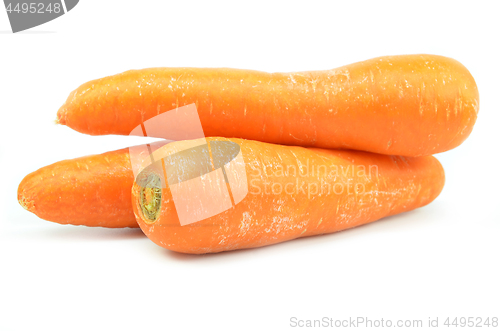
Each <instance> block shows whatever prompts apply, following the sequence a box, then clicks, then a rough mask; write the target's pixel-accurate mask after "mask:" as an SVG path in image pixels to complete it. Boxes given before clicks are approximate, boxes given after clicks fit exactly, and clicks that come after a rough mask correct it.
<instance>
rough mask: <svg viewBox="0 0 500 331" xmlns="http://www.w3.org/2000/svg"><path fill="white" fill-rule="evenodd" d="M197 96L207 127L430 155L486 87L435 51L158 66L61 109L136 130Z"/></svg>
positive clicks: (455, 137)
mask: <svg viewBox="0 0 500 331" xmlns="http://www.w3.org/2000/svg"><path fill="white" fill-rule="evenodd" d="M192 103H195V104H196V106H197V109H198V113H199V116H200V119H201V123H202V126H203V130H204V133H205V135H206V136H222V137H237V138H245V139H252V140H258V141H263V142H270V143H277V144H285V145H298V146H311V147H321V148H340V149H355V150H364V151H370V152H375V153H381V154H391V155H406V156H422V155H431V154H434V153H439V152H444V151H446V150H449V149H452V148H454V147H456V146H458V145H460V144H461V143H462V142H463V141H464V140H465V139H466V138H467V137H468V136H469V134H470V133H471V130H472V127H473V126H474V123H475V121H476V117H477V112H478V110H479V95H478V90H477V87H476V83H475V81H474V79H473V77H472V76H471V74H470V73H469V71H468V70H467V69H466V68H465V67H464V66H463V65H462V64H460V63H459V62H457V61H455V60H453V59H450V58H446V57H442V56H435V55H402V56H386V57H380V58H375V59H371V60H367V61H364V62H358V63H354V64H350V65H346V66H344V67H340V68H337V69H333V70H325V71H310V72H294V73H265V72H259V71H251V70H237V69H226V68H221V69H197V68H151V69H143V70H131V71H127V72H124V73H121V74H118V75H115V76H110V77H105V78H102V79H97V80H93V81H90V82H88V83H85V84H83V85H82V86H80V87H79V88H78V89H76V90H75V91H73V92H72V93H71V94H70V96H69V97H68V99H67V101H66V103H65V104H64V105H63V106H62V107H61V108H60V109H59V111H58V114H57V117H58V122H59V123H61V124H65V125H67V126H69V127H71V128H73V129H75V130H77V131H79V132H83V133H87V134H91V135H102V134H122V135H128V134H130V132H131V131H132V130H133V129H134V128H135V127H137V126H138V125H140V124H141V123H143V122H144V121H146V120H148V119H150V118H152V117H154V116H156V115H158V114H160V113H163V112H166V111H169V110H171V109H174V108H176V107H180V106H184V105H188V104H192Z"/></svg>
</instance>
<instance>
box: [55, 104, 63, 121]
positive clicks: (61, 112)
mask: <svg viewBox="0 0 500 331" xmlns="http://www.w3.org/2000/svg"><path fill="white" fill-rule="evenodd" d="M55 123H56V124H62V125H65V124H66V109H64V108H63V107H61V108H59V110H58V111H57V118H56V120H55Z"/></svg>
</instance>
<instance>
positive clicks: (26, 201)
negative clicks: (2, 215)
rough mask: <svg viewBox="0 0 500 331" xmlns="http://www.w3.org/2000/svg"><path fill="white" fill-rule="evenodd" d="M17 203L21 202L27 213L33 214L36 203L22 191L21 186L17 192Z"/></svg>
mask: <svg viewBox="0 0 500 331" xmlns="http://www.w3.org/2000/svg"><path fill="white" fill-rule="evenodd" d="M17 201H19V204H20V205H21V207H23V208H24V209H26V210H27V211H30V212H33V210H34V209H35V202H34V201H33V200H32V199H31V198H30V197H29V196H26V194H25V192H23V191H22V190H21V185H19V190H18V192H17Z"/></svg>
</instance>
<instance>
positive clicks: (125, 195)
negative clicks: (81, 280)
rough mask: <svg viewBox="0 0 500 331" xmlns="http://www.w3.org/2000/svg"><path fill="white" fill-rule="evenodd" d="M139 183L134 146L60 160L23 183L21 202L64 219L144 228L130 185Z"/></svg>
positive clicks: (36, 211)
mask: <svg viewBox="0 0 500 331" xmlns="http://www.w3.org/2000/svg"><path fill="white" fill-rule="evenodd" d="M133 182H134V175H133V173H132V168H131V163H130V157H129V150H128V148H125V149H121V150H117V151H113V152H108V153H104V154H100V155H92V156H85V157H80V158H77V159H73V160H65V161H60V162H56V163H54V164H51V165H49V166H46V167H43V168H41V169H38V170H37V171H35V172H33V173H31V174H29V175H27V176H26V177H25V178H24V179H23V180H22V182H21V183H20V184H19V188H18V191H17V197H18V200H19V203H20V204H21V206H23V207H24V208H25V209H26V210H28V211H30V212H32V213H34V214H35V215H37V216H38V217H40V218H42V219H45V220H47V221H52V222H56V223H61V224H73V225H86V226H102V227H108V228H122V227H138V225H137V222H136V220H135V217H134V213H133V211H132V204H131V194H130V190H131V188H132V184H133Z"/></svg>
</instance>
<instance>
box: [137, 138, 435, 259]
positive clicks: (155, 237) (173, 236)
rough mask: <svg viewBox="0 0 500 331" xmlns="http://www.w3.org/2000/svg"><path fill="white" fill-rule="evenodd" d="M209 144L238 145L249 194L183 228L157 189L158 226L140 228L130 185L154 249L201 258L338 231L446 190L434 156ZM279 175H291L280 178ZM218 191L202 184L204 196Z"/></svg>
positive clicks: (424, 201)
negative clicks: (234, 203) (222, 210)
mask: <svg viewBox="0 0 500 331" xmlns="http://www.w3.org/2000/svg"><path fill="white" fill-rule="evenodd" d="M208 140H209V141H212V140H218V141H232V142H236V143H238V144H239V145H240V147H241V151H242V154H243V158H244V160H245V169H246V173H247V181H248V185H249V192H248V194H247V196H246V197H245V198H244V199H243V200H242V201H241V202H240V203H238V204H236V205H233V207H232V208H230V209H228V210H226V211H224V212H222V213H220V214H218V215H215V216H212V217H210V218H207V219H204V220H202V221H199V222H196V223H192V224H188V225H184V226H181V225H180V223H179V220H178V217H177V214H176V208H175V204H174V202H173V197H172V194H171V193H170V189H169V188H168V187H166V188H163V189H162V197H161V206H160V214H159V217H158V219H157V220H156V221H154V222H151V221H150V220H145V217H144V215H143V213H142V211H141V205H140V203H141V202H140V195H141V187H140V185H139V184H138V183H137V182H135V183H134V186H133V188H132V199H133V203H132V205H133V208H134V213H135V215H136V218H137V221H138V223H139V225H140V227H141V229H142V230H143V232H144V233H145V234H146V235H147V236H148V237H149V238H150V239H151V240H152V241H153V242H155V243H156V244H158V245H159V246H162V247H164V248H167V249H170V250H173V251H177V252H182V253H189V254H204V253H216V252H221V251H228V250H236V249H245V248H252V247H260V246H266V245H271V244H275V243H279V242H283V241H287V240H292V239H295V238H299V237H305V236H313V235H319V234H325V233H331V232H336V231H341V230H345V229H348V228H352V227H355V226H359V225H362V224H366V223H369V222H373V221H376V220H378V219H381V218H383V217H386V216H390V215H395V214H398V213H402V212H405V211H410V210H413V209H415V208H419V207H422V206H424V205H427V204H428V203H430V202H431V201H433V200H434V199H435V198H436V197H437V196H438V195H439V193H440V192H441V190H442V188H443V186H444V171H443V168H442V166H441V164H440V163H439V161H438V160H437V159H436V158H434V157H433V156H425V157H418V158H412V157H401V156H387V155H380V154H373V153H368V152H359V151H345V150H343V151H342V150H325V149H318V148H303V147H291V146H281V145H273V144H267V143H262V142H256V141H249V140H240V139H226V138H209V139H208ZM178 143H180V142H177V143H173V144H171V145H169V146H174V145H175V144H178ZM280 167H281V169H288V170H285V171H284V172H280V170H279V169H280ZM363 167H364V169H365V172H364V173H362V169H363ZM370 167H371V168H370ZM374 167H376V170H375V168H374ZM306 168H307V169H308V170H307V172H306ZM325 168H326V169H327V170H326V171H325V170H324V169H325ZM293 169H295V172H294V170H293ZM320 169H321V170H320ZM335 169H336V170H335ZM369 169H371V170H369ZM186 170H187V171H189V169H186ZM297 171H299V172H297ZM369 171H371V172H369ZM369 174H370V175H369ZM297 181H298V182H297ZM215 185H217V184H214V183H207V184H206V186H204V187H205V188H206V189H207V190H208V191H207V193H206V194H210V191H209V190H210V189H211V188H213V187H214V186H215ZM328 185H330V186H329V187H330V190H328V191H327V189H326V187H328ZM349 185H350V187H351V188H350V191H349ZM356 185H358V186H357V187H358V188H360V187H361V186H359V185H363V187H364V190H363V191H361V190H359V191H357V192H354V191H353V187H356ZM279 188H281V191H279ZM301 188H302V189H301ZM303 188H306V190H304V189H303ZM308 188H310V189H308ZM315 188H316V190H315ZM320 189H321V191H320ZM341 189H343V191H341ZM266 190H267V191H266ZM362 192H364V193H362ZM314 193H315V194H314Z"/></svg>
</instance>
